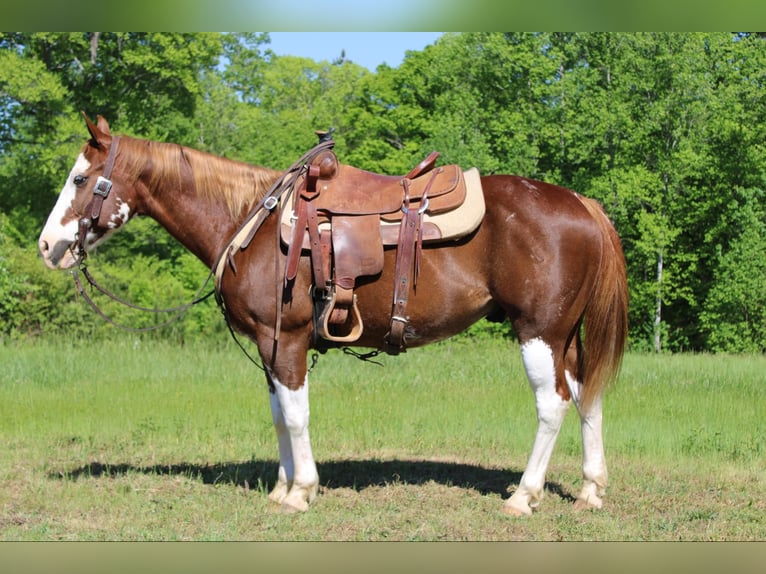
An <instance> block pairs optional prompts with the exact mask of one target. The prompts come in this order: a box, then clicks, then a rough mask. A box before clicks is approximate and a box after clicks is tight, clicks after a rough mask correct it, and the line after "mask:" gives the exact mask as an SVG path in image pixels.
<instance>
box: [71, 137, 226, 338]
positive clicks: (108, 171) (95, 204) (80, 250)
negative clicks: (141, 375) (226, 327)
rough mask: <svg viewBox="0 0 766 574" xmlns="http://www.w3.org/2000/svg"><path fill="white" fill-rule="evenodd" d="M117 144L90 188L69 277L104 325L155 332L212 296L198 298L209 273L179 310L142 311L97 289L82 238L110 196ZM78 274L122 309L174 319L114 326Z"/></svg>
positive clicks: (115, 139) (211, 291) (79, 223)
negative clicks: (74, 264)
mask: <svg viewBox="0 0 766 574" xmlns="http://www.w3.org/2000/svg"><path fill="white" fill-rule="evenodd" d="M119 142H120V137H119V136H113V137H112V145H111V147H110V148H109V155H108V156H107V157H106V163H105V164H104V171H103V173H102V175H100V176H98V179H97V180H96V185H95V186H93V199H91V200H90V202H89V203H88V204H87V205H86V207H85V215H83V216H82V217H81V218H80V219H79V221H78V222H77V235H76V236H75V241H74V242H73V243H72V245H71V246H70V250H71V251H72V253H73V254H74V255H75V256H76V257H77V258H78V260H79V264H78V266H77V267H78V268H77V269H75V270H74V271H72V277H73V278H74V283H75V287H76V288H77V291H78V292H79V293H80V295H82V298H83V299H85V301H86V302H87V303H88V305H90V306H91V308H92V309H93V310H94V311H95V312H96V313H97V314H98V315H99V316H100V317H101V318H102V319H104V320H105V321H107V322H108V323H111V324H112V325H114V326H116V327H119V328H120V329H123V330H125V331H131V332H143V331H154V330H156V329H160V328H162V327H166V326H168V325H170V324H171V323H174V322H175V321H178V320H179V319H181V317H182V316H183V315H184V314H185V313H186V311H188V310H189V308H191V307H192V306H193V305H196V304H197V303H201V302H202V301H204V300H205V299H207V298H208V297H210V296H211V295H212V294H213V292H214V291H213V290H210V291H209V292H208V293H207V294H205V295H202V296H201V295H200V294H201V293H202V291H203V290H204V289H205V287H206V286H207V284H208V283H209V282H210V279H211V278H212V273H211V274H209V275H208V277H207V279H206V280H205V282H204V283H203V285H202V287H200V289H199V291H198V292H197V293H196V295H195V297H194V299H193V300H192V301H191V302H190V303H187V304H185V305H180V306H178V307H171V308H168V309H156V308H155V309H150V308H148V307H141V306H139V305H134V304H133V303H129V302H128V301H125V300H124V299H121V298H119V297H118V296H117V295H115V294H114V293H112V292H111V291H109V290H108V289H106V288H105V287H102V286H101V285H99V284H98V283H97V282H96V280H95V279H94V278H93V276H92V275H91V274H90V272H89V271H88V267H87V265H85V259H86V258H87V256H88V253H87V251H85V238H86V235H87V233H88V230H89V229H91V227H93V226H94V225H97V224H98V220H99V218H100V217H101V208H102V206H103V204H104V200H105V199H106V198H107V197H108V196H109V192H110V191H111V190H112V180H111V177H112V170H113V169H114V162H115V158H116V157H117V147H118V145H119ZM78 271H82V274H83V275H84V276H85V279H87V281H88V283H90V284H91V286H93V287H95V288H96V289H98V290H99V291H100V292H101V293H103V294H104V295H106V296H107V297H109V298H110V299H112V300H114V301H117V302H118V303H121V304H122V305H125V306H126V307H130V308H131V309H136V310H138V311H146V312H150V313H175V315H174V316H173V317H171V318H170V319H169V320H167V321H165V322H163V323H160V324H158V325H152V326H151V327H144V328H133V327H127V326H125V325H121V324H119V323H116V322H115V321H114V320H112V319H110V318H109V317H107V316H106V315H105V314H104V312H103V311H102V310H101V309H100V308H99V307H98V305H96V303H95V302H94V301H93V299H91V297H90V295H88V293H87V291H85V289H84V287H83V285H82V282H81V281H80V277H79V273H78Z"/></svg>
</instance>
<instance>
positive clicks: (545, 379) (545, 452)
mask: <svg viewBox="0 0 766 574" xmlns="http://www.w3.org/2000/svg"><path fill="white" fill-rule="evenodd" d="M521 357H522V360H523V361H524V368H525V369H526V372H527V378H528V379H529V385H530V386H531V387H532V391H533V392H534V394H535V406H536V408H537V434H536V436H535V442H534V444H533V446H532V454H531V455H530V456H529V461H528V463H527V467H526V469H525V470H524V474H523V475H522V477H521V481H520V482H519V486H518V488H517V489H516V491H515V492H514V493H513V495H512V496H511V497H510V498H509V499H508V500H507V501H506V502H505V505H504V507H503V511H504V512H506V513H508V514H512V515H516V516H520V515H529V514H532V508H534V507H535V506H537V504H538V503H539V502H540V500H541V499H542V497H543V489H544V486H545V472H546V470H547V468H548V463H549V462H550V459H551V454H552V453H553V447H554V446H555V445H556V438H557V437H558V434H559V430H560V429H561V423H562V422H563V420H564V415H566V412H567V409H568V408H569V404H570V401H569V400H565V399H563V398H562V397H561V396H560V395H559V394H558V393H557V392H556V378H557V377H556V368H557V362H556V361H554V349H553V348H552V347H551V346H550V345H549V344H548V343H547V342H546V341H544V340H543V339H541V338H535V339H531V340H528V341H525V342H523V343H522V345H521ZM558 368H561V367H560V366H559V367H558Z"/></svg>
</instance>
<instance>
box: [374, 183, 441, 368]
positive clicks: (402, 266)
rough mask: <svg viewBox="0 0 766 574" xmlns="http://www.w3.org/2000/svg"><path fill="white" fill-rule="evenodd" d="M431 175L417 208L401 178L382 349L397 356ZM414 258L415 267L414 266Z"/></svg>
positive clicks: (416, 270)
mask: <svg viewBox="0 0 766 574" xmlns="http://www.w3.org/2000/svg"><path fill="white" fill-rule="evenodd" d="M433 181H434V176H433V175H432V176H431V180H430V181H429V182H428V184H427V185H426V188H425V190H424V191H423V195H422V198H421V203H419V204H418V209H415V208H414V206H412V205H411V204H410V193H409V184H410V180H409V179H407V178H404V179H403V180H402V185H403V186H404V204H403V206H402V209H403V211H404V217H402V223H401V227H400V228H399V243H398V245H397V250H396V268H395V271H394V281H395V283H394V300H393V304H392V308H391V326H390V328H389V332H388V334H387V335H386V337H385V339H384V342H385V344H384V350H385V351H386V353H388V354H389V355H398V354H399V353H401V352H402V351H404V348H405V345H406V340H405V328H406V327H407V323H408V322H409V318H408V317H407V302H408V300H409V296H410V283H411V282H412V284H413V287H414V286H415V285H417V281H418V274H419V273H420V261H421V251H422V243H423V242H422V237H423V214H424V213H425V211H426V209H428V192H429V190H430V189H431V185H432V184H433ZM413 260H414V266H413Z"/></svg>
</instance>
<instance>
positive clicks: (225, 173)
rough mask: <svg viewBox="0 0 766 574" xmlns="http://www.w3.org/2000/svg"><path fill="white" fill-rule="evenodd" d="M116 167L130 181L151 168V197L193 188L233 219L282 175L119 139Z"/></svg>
mask: <svg viewBox="0 0 766 574" xmlns="http://www.w3.org/2000/svg"><path fill="white" fill-rule="evenodd" d="M117 156H118V157H117V167H119V168H120V170H121V171H123V173H125V174H126V176H127V178H128V179H129V180H130V181H136V180H138V178H139V177H140V176H141V174H142V173H145V172H146V171H147V168H150V171H151V180H150V181H148V182H147V184H148V185H149V188H150V190H151V191H152V193H162V192H163V191H168V190H170V189H179V188H180V187H193V193H196V194H197V195H199V196H202V197H206V198H208V199H211V200H213V201H221V202H223V203H224V204H225V205H226V206H227V207H228V208H229V211H230V213H231V215H232V216H233V217H237V216H240V215H241V214H242V213H243V212H244V211H246V210H249V209H250V207H252V205H254V204H255V203H256V202H257V201H259V200H260V199H261V198H263V196H264V195H265V194H266V192H267V191H268V190H269V188H270V186H271V184H272V183H274V181H275V180H276V179H277V178H278V177H279V176H280V175H281V172H279V171H276V170H273V169H269V168H265V167H259V166H255V165H250V164H247V163H244V162H240V161H234V160H231V159H228V158H224V157H219V156H216V155H213V154H209V153H206V152H201V151H198V150H195V149H192V148H188V147H184V146H181V145H178V144H172V143H162V142H156V141H151V140H143V139H136V138H131V137H122V138H120V152H119V153H118V154H117Z"/></svg>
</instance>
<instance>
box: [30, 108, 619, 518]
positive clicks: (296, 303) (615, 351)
mask: <svg viewBox="0 0 766 574" xmlns="http://www.w3.org/2000/svg"><path fill="white" fill-rule="evenodd" d="M85 119H86V123H87V126H88V130H89V132H90V136H91V137H90V140H89V141H87V143H85V144H84V146H83V147H82V150H81V153H80V154H79V156H78V157H77V159H76V161H75V163H74V167H73V168H72V171H71V173H70V174H69V177H68V178H67V180H66V183H65V184H64V187H63V189H62V191H61V194H60V196H59V198H58V201H57V203H56V204H55V206H54V208H53V210H52V212H51V214H50V216H49V217H48V221H47V223H46V225H45V228H44V229H43V231H42V234H41V235H40V239H39V248H40V252H41V253H42V256H43V258H44V260H45V263H46V265H47V266H48V267H50V268H60V269H67V268H72V267H74V266H76V265H78V264H79V263H80V262H81V259H82V258H83V257H84V253H85V252H86V251H87V250H90V249H92V248H93V247H95V246H96V245H98V244H100V243H101V242H103V241H104V240H105V239H106V238H107V237H109V236H110V235H111V234H112V233H113V232H114V231H116V230H117V229H119V228H120V227H122V225H123V224H125V223H127V222H128V220H130V219H131V218H132V217H135V216H137V215H143V216H149V217H151V218H153V219H155V220H156V221H157V222H159V224H161V225H162V226H163V227H164V228H165V229H167V231H168V232H169V233H170V234H171V235H173V236H174V237H175V238H176V239H177V240H178V241H179V242H181V243H182V244H183V245H184V246H185V247H186V248H187V249H189V250H190V251H191V252H192V253H193V254H194V255H196V256H197V257H198V258H199V259H200V260H202V262H204V263H205V265H207V266H208V268H211V269H212V268H213V267H214V266H215V265H216V262H217V261H218V260H219V257H220V255H221V253H222V252H223V250H225V249H226V248H227V245H228V244H229V241H230V239H231V237H232V236H233V235H234V234H235V233H236V231H237V230H238V228H239V226H240V225H241V223H242V221H243V219H244V218H245V217H246V216H247V214H248V213H249V211H250V210H251V208H252V207H253V206H257V202H258V201H259V199H262V198H263V196H264V194H265V193H267V191H268V188H269V187H270V185H271V184H272V183H273V182H274V181H275V180H277V179H278V178H279V177H280V175H281V172H279V171H275V170H271V169H267V168H263V167H256V166H251V165H247V164H245V163H240V162H235V161H232V160H228V159H224V158H220V157H216V156H213V155H210V154H206V153H203V152H200V151H197V150H193V149H190V148H187V147H182V146H180V145H176V144H171V143H161V142H155V141H149V140H144V139H137V138H132V137H128V136H121V137H119V146H117V136H113V135H112V134H111V133H110V130H109V125H108V123H107V122H106V120H104V119H103V118H102V117H100V116H99V117H98V121H97V124H94V123H93V122H91V121H90V120H89V119H88V118H87V117H86V118H85ZM113 147H115V148H117V149H116V153H112V154H110V150H111V149H112V148H113ZM105 164H108V165H105ZM105 168H106V170H107V172H110V174H109V173H108V174H107V175H106V179H107V180H108V181H107V182H106V183H108V184H110V185H111V187H110V189H109V186H108V185H107V186H106V189H105V185H104V181H105V180H104V179H103V178H100V177H99V176H102V175H103V174H104V171H105ZM481 183H482V187H483V191H484V196H485V203H486V214H485V216H484V219H483V220H482V221H481V224H480V225H479V227H478V228H477V229H476V230H475V231H473V232H472V233H471V234H470V235H468V236H467V237H465V238H463V239H461V240H459V241H454V242H452V243H450V244H448V245H443V246H442V245H436V246H426V247H424V249H423V252H422V261H421V263H420V279H419V282H418V287H417V292H411V293H410V298H409V307H408V308H407V312H408V315H409V323H408V330H409V338H408V344H409V345H410V346H413V347H416V346H421V345H426V344H428V343H432V342H435V341H439V340H442V339H445V338H447V337H450V336H452V335H455V334H457V333H460V332H461V331H463V330H465V329H466V328H468V327H469V326H470V325H471V324H473V323H474V322H476V321H478V320H479V319H481V318H483V317H489V318H491V319H493V320H503V319H505V318H508V319H509V320H510V322H511V324H512V326H513V329H514V332H515V335H516V336H517V337H518V341H519V344H520V348H521V357H522V360H523V363H524V367H525V370H526V374H527V377H528V379H529V384H530V386H531V389H532V392H533V393H534V397H535V405H536V408H537V419H538V428H537V434H536V436H535V440H534V444H533V446H532V452H531V455H530V458H529V461H528V464H527V467H526V469H525V470H524V473H523V475H522V477H521V481H520V484H519V486H518V487H517V488H516V490H515V492H514V493H513V494H512V496H510V498H508V499H507V500H506V501H505V503H504V506H503V510H504V511H505V512H507V513H508V514H511V515H528V514H531V513H532V508H534V507H536V506H537V504H538V503H539V501H540V499H541V498H542V496H543V492H544V486H545V474H546V469H547V466H548V463H549V460H550V457H551V453H552V451H553V447H554V445H555V441H556V437H557V435H558V432H559V429H560V427H561V424H562V421H563V419H564V415H565V413H566V411H567V408H568V407H569V405H570V403H572V402H574V404H575V406H576V409H577V412H578V414H579V417H580V426H581V431H582V445H583V466H582V469H583V485H582V488H581V491H580V493H579V495H578V497H577V500H576V502H575V507H578V508H580V507H595V508H600V507H601V505H602V496H603V493H604V489H605V487H606V485H607V469H606V463H605V459H604V448H603V440H602V395H603V391H604V389H605V387H606V385H607V383H608V382H609V381H610V380H611V379H613V378H614V377H615V375H616V372H617V370H618V368H619V364H620V361H621V358H622V354H623V350H624V347H625V343H626V338H627V305H628V294H627V283H626V272H625V261H624V257H623V253H622V248H621V245H620V240H619V238H618V236H617V233H616V231H615V230H614V228H613V227H612V225H611V223H610V222H609V220H608V219H607V217H606V215H605V214H604V212H603V211H602V209H601V207H600V206H599V205H598V204H597V203H596V202H595V201H593V200H591V199H587V198H585V197H582V196H581V195H578V194H577V193H574V192H572V191H570V190H567V189H564V188H561V187H557V186H554V185H551V184H548V183H543V182H540V181H534V180H530V179H525V178H522V177H516V176H511V175H493V176H488V177H482V178H481ZM94 188H96V191H99V190H102V191H103V190H104V189H105V191H106V193H95V194H94ZM95 204H98V209H94V205H95ZM91 211H94V212H98V213H96V214H95V217H93V215H91ZM86 214H87V215H86ZM84 215H86V217H85V218H84V219H83V216H84ZM81 219H82V221H83V223H79V224H78V222H79V221H80V220H81ZM277 225H278V221H277V217H276V216H266V217H265V220H264V221H263V223H262V226H261V228H260V230H259V231H258V232H257V233H256V234H255V236H254V237H253V238H252V241H251V242H250V244H249V246H248V247H247V249H243V250H238V251H237V253H236V254H235V255H234V256H233V262H232V266H231V268H227V269H226V270H225V273H224V276H223V280H222V283H221V285H220V297H221V298H222V299H223V301H224V302H225V307H226V311H227V314H228V319H229V321H230V323H231V326H232V327H233V328H234V329H235V330H236V331H238V332H240V333H241V334H244V335H246V336H247V337H249V338H250V339H251V340H252V341H254V342H255V344H256V345H257V348H258V352H259V354H260V357H261V360H262V361H263V363H264V366H265V368H264V370H265V372H266V379H267V383H268V389H269V400H270V406H271V412H272V417H273V422H274V426H275V429H276V434H277V439H278V447H279V470H278V477H277V481H276V485H275V486H274V489H273V490H272V491H271V492H270V494H269V498H270V499H271V500H273V501H275V502H277V503H278V504H280V505H281V508H282V509H283V510H284V511H288V512H289V511H296V510H297V511H304V510H307V509H308V506H309V504H310V503H311V502H312V500H313V499H314V498H315V496H316V494H317V489H318V485H319V477H318V474H317V469H316V465H315V462H314V457H313V455H312V450H311V444H310V441H309V431H308V425H309V397H308V377H307V354H308V352H309V350H310V349H311V348H312V345H313V344H314V318H313V309H312V302H311V299H310V297H309V296H308V295H306V296H305V297H304V296H302V294H308V293H309V292H310V289H311V286H312V266H311V263H310V260H309V257H308V256H307V255H303V256H301V259H300V263H299V267H298V275H297V277H296V279H295V285H294V289H293V293H294V294H295V295H294V296H293V298H292V300H291V301H290V302H289V305H287V304H285V305H283V307H282V309H281V318H280V321H279V322H278V321H277V307H278V305H277V301H278V300H277V299H276V297H277V292H278V289H277V287H276V286H278V285H279V286H281V284H282V283H281V282H282V277H283V275H279V274H280V273H284V268H285V258H286V250H285V248H284V247H281V248H280V247H277V243H278V239H277V238H278V235H277ZM395 251H396V250H395V249H386V250H385V255H384V262H385V263H384V269H383V271H382V273H381V274H380V275H379V276H377V277H373V278H372V279H370V280H365V281H361V282H360V283H361V284H359V285H357V287H356V290H355V293H356V294H357V296H358V307H359V313H360V314H361V318H362V319H363V322H364V327H365V328H364V332H363V335H362V336H361V338H360V339H359V340H358V341H357V342H356V343H354V344H355V345H357V346H359V347H366V348H372V349H376V348H380V347H381V345H382V344H383V341H384V337H385V335H386V333H387V331H388V329H389V322H390V319H391V304H390V302H391V300H392V293H393V289H394V267H395V258H396V253H395ZM227 267H229V266H227ZM234 268H235V269H236V272H235V271H234ZM277 325H280V328H279V331H278V332H275V331H276V326H277Z"/></svg>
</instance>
